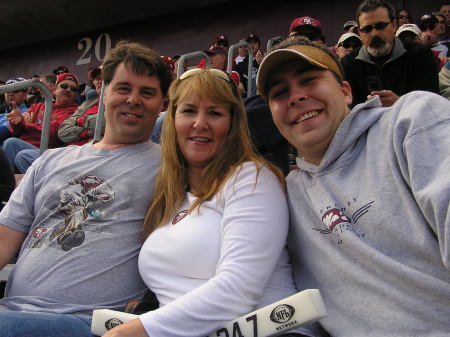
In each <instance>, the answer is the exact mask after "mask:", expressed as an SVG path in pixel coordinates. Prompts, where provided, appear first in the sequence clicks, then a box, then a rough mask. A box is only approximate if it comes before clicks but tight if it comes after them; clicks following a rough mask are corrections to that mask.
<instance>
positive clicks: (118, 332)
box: [102, 318, 149, 337]
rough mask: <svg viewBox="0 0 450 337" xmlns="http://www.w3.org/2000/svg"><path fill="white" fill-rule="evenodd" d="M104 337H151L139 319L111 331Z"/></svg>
mask: <svg viewBox="0 0 450 337" xmlns="http://www.w3.org/2000/svg"><path fill="white" fill-rule="evenodd" d="M102 337H149V335H148V334H147V332H146V331H145V329H144V326H143V325H142V323H141V320H140V319H139V318H136V319H133V320H131V321H128V322H126V323H125V324H122V325H119V326H116V327H115V328H114V329H111V330H109V331H108V332H107V333H105V334H104V335H103V336H102Z"/></svg>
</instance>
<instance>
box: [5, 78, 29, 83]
mask: <svg viewBox="0 0 450 337" xmlns="http://www.w3.org/2000/svg"><path fill="white" fill-rule="evenodd" d="M22 81H25V79H24V78H23V77H16V78H10V79H9V80H7V81H6V84H12V83H17V82H22Z"/></svg>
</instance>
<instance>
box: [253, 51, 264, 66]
mask: <svg viewBox="0 0 450 337" xmlns="http://www.w3.org/2000/svg"><path fill="white" fill-rule="evenodd" d="M263 58H264V54H263V53H262V51H261V50H259V49H258V51H257V52H256V55H255V60H256V62H258V64H261V62H262V60H263Z"/></svg>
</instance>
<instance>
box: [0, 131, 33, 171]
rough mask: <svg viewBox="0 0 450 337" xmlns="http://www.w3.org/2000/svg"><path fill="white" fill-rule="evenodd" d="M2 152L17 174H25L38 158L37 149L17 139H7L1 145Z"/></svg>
mask: <svg viewBox="0 0 450 337" xmlns="http://www.w3.org/2000/svg"><path fill="white" fill-rule="evenodd" d="M3 150H4V151H5V154H6V157H7V158H8V160H9V162H10V163H11V166H12V167H13V168H14V169H15V170H16V171H18V172H19V173H25V172H26V171H27V169H28V168H29V167H30V166H31V164H32V163H33V162H34V161H35V160H36V159H37V158H38V157H39V156H40V152H39V149H38V148H37V147H36V146H34V145H31V144H30V143H27V142H25V141H23V140H21V139H19V138H14V137H13V138H8V139H7V140H5V142H4V143H3Z"/></svg>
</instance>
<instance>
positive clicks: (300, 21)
mask: <svg viewBox="0 0 450 337" xmlns="http://www.w3.org/2000/svg"><path fill="white" fill-rule="evenodd" d="M305 26H306V27H313V28H315V29H317V30H318V31H319V32H320V33H321V32H322V25H321V23H320V21H319V20H316V19H314V18H312V17H310V16H302V17H300V18H296V19H294V20H293V21H292V23H291V27H290V28H289V34H290V33H291V32H292V31H294V30H297V29H298V28H299V27H305Z"/></svg>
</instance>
